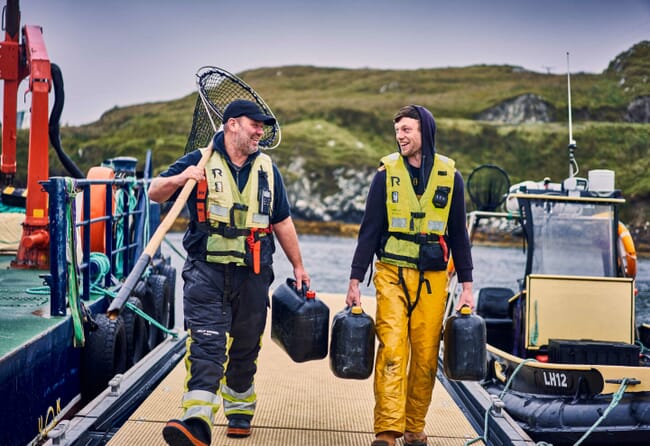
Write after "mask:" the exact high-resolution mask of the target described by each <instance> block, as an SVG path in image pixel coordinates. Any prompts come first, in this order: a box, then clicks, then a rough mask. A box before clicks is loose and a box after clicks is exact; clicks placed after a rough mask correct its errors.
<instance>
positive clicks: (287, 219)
mask: <svg viewBox="0 0 650 446" xmlns="http://www.w3.org/2000/svg"><path fill="white" fill-rule="evenodd" d="M265 125H275V118H273V117H272V116H269V115H266V114H264V113H263V112H262V111H261V110H260V108H259V107H258V106H257V105H256V104H255V103H254V102H251V101H246V100H235V101H233V102H231V103H230V104H229V105H228V106H227V107H226V109H225V111H224V116H223V129H222V130H220V131H218V132H217V133H216V135H215V136H214V138H213V140H212V144H211V145H210V146H209V147H208V148H207V149H197V150H195V151H193V152H190V153H188V154H186V155H185V156H183V157H181V158H179V159H178V160H177V161H176V162H174V164H172V165H171V166H170V167H169V168H168V169H167V170H166V171H164V172H162V173H161V174H160V176H159V177H158V178H156V179H155V180H154V181H152V182H151V185H150V188H149V197H150V198H151V199H152V200H154V201H157V202H163V201H167V200H174V199H175V198H176V197H177V195H178V194H179V192H180V189H181V188H182V187H183V185H184V184H185V183H186V182H187V181H188V180H190V179H193V180H196V181H197V185H196V186H195V187H194V190H193V191H192V194H191V195H190V197H189V199H188V202H187V204H188V209H189V213H190V221H189V225H188V228H187V231H186V232H185V236H184V238H183V246H184V247H185V249H186V251H187V260H186V262H185V265H184V267H183V279H184V287H183V305H184V307H183V312H184V317H185V326H186V328H187V330H188V342H187V351H186V354H185V365H186V369H187V377H186V380H185V391H184V394H183V399H182V406H183V409H184V412H183V416H182V417H181V419H178V420H170V421H169V422H167V424H166V425H165V427H164V429H163V437H164V438H165V441H167V443H168V444H169V445H172V446H184V445H188V446H189V445H195V446H208V445H209V444H210V441H211V431H212V422H213V417H214V414H215V413H216V412H217V411H218V409H219V406H220V404H221V401H223V408H224V413H225V415H226V417H227V418H228V427H227V430H226V434H227V435H228V436H229V437H247V436H249V435H250V433H251V419H252V418H253V414H254V412H255V405H256V394H255V389H254V385H253V377H254V375H255V372H256V370H257V366H256V360H257V355H258V353H259V350H260V341H261V337H262V333H263V332H264V328H265V324H266V317H267V308H268V306H269V297H268V296H269V286H270V284H271V282H272V281H273V270H272V262H273V252H274V251H275V243H274V236H275V237H277V239H278V241H279V242H280V246H281V247H282V249H283V250H284V252H285V254H286V256H287V258H288V259H289V261H290V262H291V265H292V266H293V273H294V276H295V279H296V282H297V283H299V284H300V283H304V284H306V286H307V287H309V285H310V280H309V276H308V275H307V272H306V271H305V268H304V266H303V263H302V256H301V253H300V247H299V245H298V237H297V235H296V229H295V227H294V224H293V221H292V219H291V214H290V207H289V201H288V199H287V195H286V191H285V188H284V184H283V181H282V177H281V175H280V172H279V170H278V168H277V167H276V166H275V164H273V163H272V161H271V158H270V157H269V156H268V155H266V154H265V153H261V152H260V151H259V147H258V144H259V141H260V139H261V138H262V136H263V135H264V126H265ZM202 150H212V155H211V156H210V159H209V160H208V162H207V164H206V167H205V169H203V168H199V167H198V166H197V164H198V163H199V160H200V159H201V157H202Z"/></svg>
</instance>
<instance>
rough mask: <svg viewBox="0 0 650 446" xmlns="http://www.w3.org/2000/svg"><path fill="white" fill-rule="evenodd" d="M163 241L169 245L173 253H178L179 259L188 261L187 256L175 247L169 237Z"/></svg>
mask: <svg viewBox="0 0 650 446" xmlns="http://www.w3.org/2000/svg"><path fill="white" fill-rule="evenodd" d="M163 241H164V242H165V243H167V245H168V246H169V247H170V248H171V249H172V251H174V252H175V253H176V255H178V257H180V258H181V259H183V260H187V258H186V257H185V254H183V253H182V252H180V251H179V250H178V248H177V247H176V246H174V244H173V243H172V242H170V241H169V240H168V239H167V237H163Z"/></svg>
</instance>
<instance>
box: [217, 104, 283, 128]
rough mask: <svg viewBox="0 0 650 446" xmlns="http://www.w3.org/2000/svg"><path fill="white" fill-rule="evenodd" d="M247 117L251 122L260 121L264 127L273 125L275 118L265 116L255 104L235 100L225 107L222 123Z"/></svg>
mask: <svg viewBox="0 0 650 446" xmlns="http://www.w3.org/2000/svg"><path fill="white" fill-rule="evenodd" d="M240 116H247V117H249V118H250V119H252V120H253V121H260V122H263V123H264V124H266V125H275V118H274V117H273V116H270V115H265V114H264V113H263V112H262V110H260V108H259V107H258V106H257V104H256V103H255V102H252V101H247V100H245V99H236V100H234V101H232V102H231V103H230V104H228V105H227V106H226V109H225V110H224V112H223V122H224V123H226V122H228V120H229V119H230V118H239V117H240Z"/></svg>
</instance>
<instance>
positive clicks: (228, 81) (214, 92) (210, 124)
mask: <svg viewBox="0 0 650 446" xmlns="http://www.w3.org/2000/svg"><path fill="white" fill-rule="evenodd" d="M196 77H197V80H196V83H197V87H198V91H199V95H198V97H197V99H196V105H195V106H194V115H193V117H192V130H191V131H190V135H189V137H188V139H187V144H186V145H185V153H188V152H190V151H192V150H195V149H197V148H199V147H206V146H207V145H208V144H209V143H210V140H211V139H212V137H213V136H214V133H215V132H216V131H217V130H218V129H219V127H220V126H221V124H222V119H223V111H224V109H225V108H226V106H227V105H228V104H229V103H231V102H232V101H234V100H235V99H247V100H249V101H253V102H255V103H257V105H258V106H259V107H260V109H261V110H262V111H263V112H264V113H265V114H267V115H270V116H273V117H275V115H274V114H273V112H271V109H270V108H269V106H268V105H266V103H265V102H264V101H263V100H262V98H261V97H260V96H259V95H258V94H257V93H256V92H255V90H253V89H252V88H251V87H249V86H248V85H247V84H246V83H245V82H244V81H242V80H241V79H239V78H238V77H237V76H235V75H234V74H231V73H229V72H227V71H225V70H223V69H221V68H217V67H202V68H200V69H199V70H198V71H197V73H196ZM280 137H281V136H280V126H279V124H278V121H277V119H276V124H275V125H272V126H271V125H265V126H264V136H263V137H262V138H261V139H260V142H259V145H260V147H261V148H263V149H273V148H275V147H277V146H278V144H280Z"/></svg>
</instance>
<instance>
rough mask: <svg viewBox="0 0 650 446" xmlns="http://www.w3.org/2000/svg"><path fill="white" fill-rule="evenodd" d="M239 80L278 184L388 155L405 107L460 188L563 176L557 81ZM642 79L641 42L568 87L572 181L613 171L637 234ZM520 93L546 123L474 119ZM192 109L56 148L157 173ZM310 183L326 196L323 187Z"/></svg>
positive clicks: (122, 115)
mask: <svg viewBox="0 0 650 446" xmlns="http://www.w3.org/2000/svg"><path fill="white" fill-rule="evenodd" d="M192 75H193V72H191V68H190V69H189V71H188V76H192ZM239 75H240V76H241V77H242V79H244V80H245V81H246V82H247V83H249V84H250V85H251V86H253V87H254V88H255V89H256V91H257V92H258V93H259V94H260V95H261V96H262V97H263V98H264V99H265V101H266V102H267V103H268V104H270V105H271V107H272V109H273V111H274V113H275V114H276V116H277V117H278V119H279V121H280V123H281V124H282V144H281V146H280V147H278V148H277V149H275V150H274V151H273V156H274V159H275V160H276V162H277V164H278V165H279V166H280V168H281V169H282V170H283V171H284V173H285V175H287V180H288V181H290V180H291V179H292V175H294V176H295V173H293V172H292V169H291V165H292V162H294V161H295V160H296V159H298V158H300V159H301V163H302V164H301V165H302V167H303V169H304V171H305V172H308V175H309V176H310V179H314V180H321V179H325V178H327V177H328V176H331V175H332V174H333V172H334V171H335V169H336V168H338V167H358V168H367V169H371V168H373V167H374V166H376V165H377V162H378V159H379V158H380V157H381V156H382V155H384V154H386V153H388V152H390V151H393V150H394V149H395V142H394V137H393V128H392V115H393V114H394V112H395V111H397V109H398V108H399V107H401V106H403V105H405V104H409V103H417V104H420V105H423V106H426V107H427V108H429V109H430V110H431V111H432V112H433V114H434V116H436V119H437V122H438V135H437V146H438V150H439V151H440V152H441V153H444V154H446V155H449V156H451V157H452V158H454V159H456V161H457V166H458V167H459V168H460V169H461V171H462V173H463V174H464V175H465V176H466V177H467V175H469V173H470V172H471V170H472V169H473V168H475V167H477V166H479V165H480V164H482V163H493V164H498V165H500V166H501V167H503V168H504V169H506V171H507V172H508V173H509V174H510V176H511V181H512V182H513V183H514V182H518V181H522V180H524V179H542V178H543V177H545V176H550V177H551V179H552V180H553V181H561V180H562V179H563V178H565V177H566V176H567V174H568V156H567V143H568V125H567V94H566V75H564V74H544V73H536V72H530V71H526V70H523V69H521V68H519V67H513V66H487V65H479V66H469V67H463V68H443V69H419V70H408V71H407V70H372V69H359V70H350V69H341V68H316V67H311V66H285V67H275V68H259V69H255V70H250V71H246V72H243V73H239ZM649 77H650V42H642V43H640V44H638V45H635V47H633V48H632V49H630V50H629V51H627V52H626V53H623V54H621V55H618V56H617V57H616V58H615V59H614V60H613V61H612V62H611V64H610V66H609V67H608V69H607V70H606V71H605V72H603V73H602V74H585V73H577V74H573V75H572V78H571V85H572V103H573V104H572V105H573V112H572V115H573V121H574V127H573V134H574V139H575V140H576V141H577V144H578V148H577V150H576V156H577V159H578V162H579V165H580V168H581V172H580V175H582V176H585V177H586V176H587V173H586V172H587V171H588V170H591V169H612V170H615V171H616V185H617V187H618V188H620V189H622V191H623V192H624V194H625V195H626V196H627V197H628V204H626V205H625V206H624V208H623V210H622V212H623V219H624V220H626V221H627V222H628V223H631V224H636V225H637V226H641V225H643V224H644V223H645V222H646V221H648V220H650V176H648V174H647V172H648V171H649V169H650V154H649V153H648V152H649V149H650V124H630V123H626V122H625V120H624V116H625V113H626V109H627V106H628V104H629V103H630V102H631V101H632V100H634V99H635V98H637V97H640V96H647V95H650V79H649ZM525 93H533V94H535V95H538V96H541V97H542V98H543V99H544V100H545V101H546V102H548V103H549V104H551V106H552V107H553V108H554V111H555V122H553V123H550V124H522V125H504V124H496V123H490V122H483V121H477V120H475V119H476V116H477V115H478V114H479V113H480V112H482V111H484V110H485V109H487V108H490V107H493V106H495V105H497V104H499V103H501V102H503V101H505V100H508V99H511V98H514V97H517V96H519V95H522V94H525ZM195 101H196V94H195V93H192V94H189V95H188V96H186V97H184V98H181V99H178V100H175V101H170V102H160V103H149V104H142V105H137V106H132V107H124V108H114V109H112V110H109V111H107V112H106V113H105V114H104V115H103V116H102V117H101V119H100V120H99V121H97V122H95V123H92V124H89V125H85V126H82V127H65V128H63V129H62V130H61V135H62V144H63V147H64V149H65V150H66V152H67V153H68V154H69V155H70V157H71V158H72V159H73V160H74V161H75V162H76V163H78V165H79V166H80V167H81V168H82V170H84V171H86V170H87V169H88V168H89V167H90V166H92V165H96V164H98V163H99V162H101V161H102V160H103V159H105V158H110V157H115V156H120V155H130V156H136V157H138V159H140V160H143V159H144V152H145V151H146V150H147V149H153V153H154V161H155V165H156V166H157V167H156V168H157V172H158V171H160V170H162V169H164V168H165V167H166V166H167V165H168V164H169V163H170V162H172V161H173V160H174V159H176V158H177V157H178V156H180V155H181V154H182V153H183V151H184V147H185V141H186V139H187V135H188V133H189V130H190V127H191V119H192V112H193V109H194V104H195ZM26 147H27V134H26V132H21V133H20V135H19V150H21V148H22V152H20V153H19V157H18V162H19V165H20V166H25V163H24V160H25V157H26V155H25V153H24V151H25V150H26ZM51 164H52V170H53V173H54V174H62V173H63V172H62V169H61V166H60V164H59V162H58V160H56V156H55V155H54V153H52V155H51ZM140 167H141V166H140ZM19 178H20V177H19ZM317 183H318V184H320V186H321V187H326V185H325V184H326V182H325V181H317Z"/></svg>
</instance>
